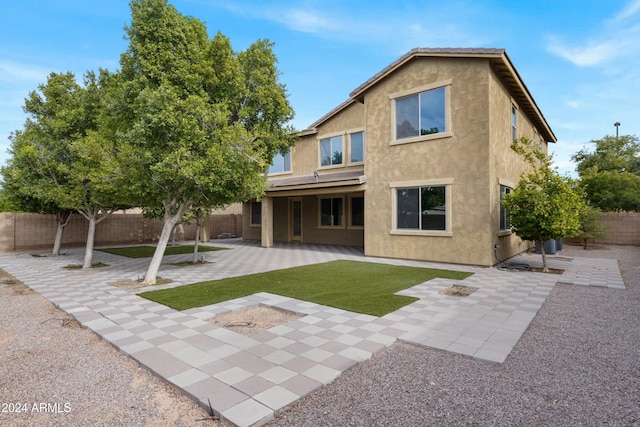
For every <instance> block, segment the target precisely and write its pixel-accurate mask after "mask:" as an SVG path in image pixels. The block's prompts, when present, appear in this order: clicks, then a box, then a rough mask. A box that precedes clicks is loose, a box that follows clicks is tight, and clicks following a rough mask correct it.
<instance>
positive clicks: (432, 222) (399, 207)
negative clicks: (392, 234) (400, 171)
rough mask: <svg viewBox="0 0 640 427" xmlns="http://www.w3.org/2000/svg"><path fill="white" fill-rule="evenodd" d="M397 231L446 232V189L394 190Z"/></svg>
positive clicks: (431, 187)
mask: <svg viewBox="0 0 640 427" xmlns="http://www.w3.org/2000/svg"><path fill="white" fill-rule="evenodd" d="M395 191H396V228H397V229H398V230H436V231H446V230H447V197H446V192H447V187H446V186H444V185H442V186H429V187H426V186H425V187H413V188H396V190H395Z"/></svg>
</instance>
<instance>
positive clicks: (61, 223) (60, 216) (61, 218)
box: [52, 212, 72, 256]
mask: <svg viewBox="0 0 640 427" xmlns="http://www.w3.org/2000/svg"><path fill="white" fill-rule="evenodd" d="M71 215H72V213H71V212H60V213H57V214H56V222H57V223H58V227H57V229H56V238H55V240H54V241H53V252H52V256H60V248H61V247H62V235H63V233H64V228H65V227H66V226H67V224H69V220H70V219H71Z"/></svg>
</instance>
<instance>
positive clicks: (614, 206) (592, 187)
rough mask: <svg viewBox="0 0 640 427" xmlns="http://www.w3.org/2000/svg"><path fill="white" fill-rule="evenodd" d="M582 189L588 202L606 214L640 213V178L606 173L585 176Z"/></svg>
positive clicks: (619, 173)
mask: <svg viewBox="0 0 640 427" xmlns="http://www.w3.org/2000/svg"><path fill="white" fill-rule="evenodd" d="M580 186H581V188H582V189H583V191H584V193H585V195H586V197H587V200H589V203H590V204H591V205H593V206H596V207H598V208H600V209H602V210H603V211H606V212H616V211H640V176H638V175H634V174H632V173H629V172H617V171H605V172H598V173H589V174H585V175H584V176H583V177H582V180H581V183H580Z"/></svg>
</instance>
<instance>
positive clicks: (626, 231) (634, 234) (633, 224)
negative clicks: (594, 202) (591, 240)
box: [596, 212, 640, 246]
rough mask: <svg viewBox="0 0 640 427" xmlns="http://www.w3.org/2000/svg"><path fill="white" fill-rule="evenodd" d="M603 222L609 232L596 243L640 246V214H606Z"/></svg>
mask: <svg viewBox="0 0 640 427" xmlns="http://www.w3.org/2000/svg"><path fill="white" fill-rule="evenodd" d="M602 222H603V223H604V224H605V225H606V226H607V227H608V229H609V230H608V231H609V232H608V235H607V237H606V238H605V239H598V240H596V243H602V244H613V245H634V246H640V212H605V213H603V214H602Z"/></svg>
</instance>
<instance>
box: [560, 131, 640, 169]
mask: <svg viewBox="0 0 640 427" xmlns="http://www.w3.org/2000/svg"><path fill="white" fill-rule="evenodd" d="M591 142H592V143H593V144H595V150H594V151H593V152H592V151H589V150H587V149H582V150H580V151H578V152H577V153H576V154H574V155H573V156H571V159H572V160H573V161H574V162H576V163H577V168H576V170H577V171H578V173H579V174H580V176H581V177H582V176H585V175H590V174H593V173H599V172H629V173H632V174H634V175H638V176H640V140H639V139H638V137H637V136H635V135H620V136H619V137H617V136H611V135H605V136H604V137H603V138H602V139H594V140H592V141H591Z"/></svg>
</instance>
